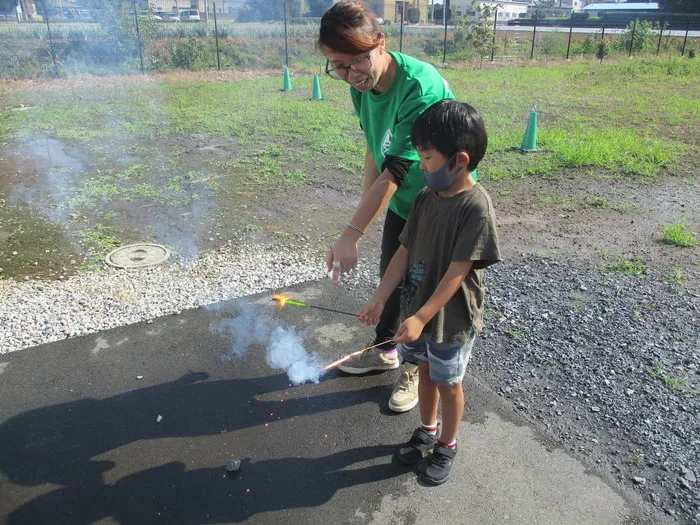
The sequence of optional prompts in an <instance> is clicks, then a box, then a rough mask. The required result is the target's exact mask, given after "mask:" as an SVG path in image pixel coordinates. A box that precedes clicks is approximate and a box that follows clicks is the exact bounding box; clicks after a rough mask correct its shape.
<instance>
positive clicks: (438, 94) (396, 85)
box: [350, 52, 455, 219]
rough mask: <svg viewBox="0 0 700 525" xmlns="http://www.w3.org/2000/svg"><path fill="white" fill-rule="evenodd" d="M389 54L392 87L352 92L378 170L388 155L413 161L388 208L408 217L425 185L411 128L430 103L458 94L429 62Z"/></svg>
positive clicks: (352, 90)
mask: <svg viewBox="0 0 700 525" xmlns="http://www.w3.org/2000/svg"><path fill="white" fill-rule="evenodd" d="M390 54H391V56H392V57H393V58H394V60H395V61H396V75H395V76H394V80H393V82H392V83H391V86H390V87H389V90H388V91H387V92H386V93H381V94H375V93H372V92H371V91H370V92H367V93H362V92H360V91H358V90H357V89H355V88H354V87H350V95H351V96H352V102H353V105H354V106H355V113H356V114H357V116H358V117H359V118H360V126H362V130H363V131H364V134H365V138H366V139H367V144H368V146H369V150H370V152H371V153H372V158H373V159H374V163H375V164H376V165H377V170H379V171H380V172H381V168H382V165H383V164H384V158H385V156H386V155H393V156H395V157H401V158H404V159H408V160H412V161H414V162H413V164H412V165H411V168H410V169H409V170H408V173H406V176H405V178H404V181H403V183H402V184H401V186H399V188H398V190H396V193H394V196H393V197H392V198H391V200H390V201H389V209H390V210H392V211H393V212H394V213H396V214H397V215H399V216H400V217H403V218H404V219H407V218H408V213H409V211H410V210H411V204H412V203H413V200H414V199H415V198H416V195H418V192H419V191H420V190H422V189H423V188H424V187H425V183H424V182H423V172H422V171H421V169H420V167H419V164H420V157H419V156H418V152H417V151H416V150H415V148H414V147H413V144H411V127H412V126H413V123H414V122H415V120H416V118H418V115H420V114H421V113H423V111H425V110H426V109H428V108H429V107H430V106H432V105H433V104H435V103H436V102H438V101H440V100H443V99H446V98H451V99H453V98H455V97H454V95H453V94H452V90H451V89H450V86H449V85H448V84H447V81H446V80H444V79H443V78H442V77H441V76H440V73H438V71H437V69H435V68H434V67H433V66H431V65H430V64H426V63H425V62H421V61H420V60H417V59H415V58H412V57H410V56H407V55H403V54H401V53H393V52H392V53H390Z"/></svg>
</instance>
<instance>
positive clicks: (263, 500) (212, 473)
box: [0, 373, 406, 524]
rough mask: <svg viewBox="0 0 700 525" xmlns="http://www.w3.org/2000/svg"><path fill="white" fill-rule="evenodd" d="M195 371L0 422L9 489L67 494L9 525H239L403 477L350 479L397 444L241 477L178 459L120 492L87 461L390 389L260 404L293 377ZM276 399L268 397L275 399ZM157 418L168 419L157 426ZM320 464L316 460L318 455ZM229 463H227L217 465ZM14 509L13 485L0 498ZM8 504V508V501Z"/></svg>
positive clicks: (38, 501) (384, 468)
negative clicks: (226, 524)
mask: <svg viewBox="0 0 700 525" xmlns="http://www.w3.org/2000/svg"><path fill="white" fill-rule="evenodd" d="M206 378H207V375H206V374H202V373H190V374H187V375H185V376H183V377H182V378H180V379H179V380H176V381H173V382H170V383H165V384H161V385H157V386H153V387H146V388H142V389H138V390H134V391H131V392H128V393H124V394H120V395H116V396H112V397H109V398H106V399H103V400H97V399H81V400H78V401H75V402H69V403H62V404H58V405H52V406H47V407H44V408H40V409H36V410H31V411H28V412H25V413H22V414H19V415H17V416H14V417H12V418H10V419H8V420H7V421H5V422H4V423H3V424H2V425H0V443H2V452H0V472H2V474H4V475H5V477H6V478H7V480H8V481H9V482H10V483H14V484H16V485H24V486H38V485H44V484H57V485H62V486H63V488H60V489H57V490H54V491H52V492H48V493H46V494H43V495H41V496H39V497H37V498H35V499H33V500H31V501H29V502H27V503H25V504H24V505H22V506H21V507H19V508H17V509H15V510H14V511H12V514H11V515H10V523H17V524H19V523H22V524H27V523H70V524H81V523H92V522H94V521H96V520H99V519H100V518H103V517H107V516H112V517H114V519H116V520H117V521H119V522H121V523H152V522H153V521H154V519H155V517H156V516H158V513H160V515H161V516H165V515H167V516H169V517H168V518H167V519H166V520H165V521H164V522H167V523H199V522H201V523H207V522H209V521H211V522H220V521H221V520H228V521H241V520H244V519H246V518H247V517H249V516H251V515H254V514H256V513H258V512H262V511H270V510H275V509H283V508H297V507H307V506H315V505H320V504H322V503H324V502H326V501H328V500H329V499H330V498H331V497H332V496H333V495H334V494H335V492H336V491H337V490H339V489H341V488H344V487H350V486H353V485H356V484H361V483H368V482H372V481H377V480H381V479H387V478H391V477H394V476H398V475H401V474H404V473H405V472H406V470H405V469H401V468H399V467H398V466H396V465H393V464H391V463H390V462H387V461H385V462H384V463H381V464H376V465H371V466H368V467H365V468H359V469H354V470H349V471H345V470H342V469H343V468H344V467H346V466H348V465H352V464H354V463H358V462H364V461H370V460H372V459H376V458H378V457H380V456H387V455H390V454H391V453H392V452H393V451H394V450H395V446H370V447H362V448H355V449H350V450H345V451H341V452H337V453H334V454H331V455H330V456H326V457H321V458H313V459H310V458H301V457H296V458H295V457H289V458H281V459H269V460H261V461H247V462H244V464H243V469H242V472H243V474H242V475H241V477H240V478H234V479H232V478H228V477H226V475H225V470H224V468H223V464H222V466H221V467H219V468H214V469H212V468H205V469H199V470H190V471H186V470H185V465H184V464H183V463H180V462H171V463H168V464H165V465H162V466H158V467H154V468H149V469H145V470H143V471H141V472H138V473H135V474H132V475H128V476H125V477H123V478H121V479H120V480H119V481H117V482H116V483H115V484H114V485H107V484H105V483H104V482H103V474H104V473H105V472H107V471H109V470H111V469H112V468H113V467H114V466H115V465H114V463H113V462H112V461H111V460H101V461H96V460H93V459H91V458H94V457H97V456H100V455H103V454H105V453H108V452H109V451H111V450H114V449H117V448H119V447H122V446H124V445H128V444H130V443H133V442H136V441H138V440H150V439H160V438H172V437H196V436H206V435H218V434H219V433H221V432H222V429H225V430H226V431H227V432H232V431H237V430H243V429H246V428H248V427H254V426H258V425H263V424H264V423H266V422H268V421H270V418H269V416H270V414H271V413H274V414H275V420H276V421H285V420H290V419H291V418H297V417H299V416H304V415H311V414H316V413H320V412H325V411H333V410H338V409H343V408H348V407H350V406H352V405H357V404H362V403H366V402H372V403H376V404H378V405H379V404H382V403H383V402H384V401H385V398H386V387H384V386H375V387H372V388H368V389H364V390H357V391H353V392H352V393H349V392H343V391H339V392H331V393H327V394H322V395H317V396H310V397H299V398H290V399H285V400H284V402H283V403H282V402H277V401H260V400H258V396H262V395H264V394H267V393H271V392H278V391H281V390H285V389H287V387H288V380H287V377H286V375H283V374H278V375H274V376H268V377H261V378H255V379H231V380H222V381H211V382H209V381H205V379H206ZM268 397H269V396H268ZM157 414H169V415H176V417H164V419H163V421H162V422H161V423H160V424H156V423H155V421H154V418H155V416H156V415H157ZM311 455H313V454H311ZM222 463H223V462H222ZM2 492H5V496H3V497H2V499H4V500H5V502H4V504H7V503H8V501H7V499H8V494H11V491H10V490H9V484H7V483H6V484H5V487H4V489H3V488H2V486H0V493H2ZM9 503H11V502H9Z"/></svg>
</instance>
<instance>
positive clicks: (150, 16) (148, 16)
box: [139, 13, 163, 22]
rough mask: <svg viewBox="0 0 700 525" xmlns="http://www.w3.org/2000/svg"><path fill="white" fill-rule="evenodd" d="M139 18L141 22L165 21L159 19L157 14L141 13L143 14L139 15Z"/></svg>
mask: <svg viewBox="0 0 700 525" xmlns="http://www.w3.org/2000/svg"><path fill="white" fill-rule="evenodd" d="M139 18H140V19H141V20H157V21H158V22H160V21H161V20H163V19H162V18H161V17H159V16H158V15H157V14H156V13H141V14H140V15H139Z"/></svg>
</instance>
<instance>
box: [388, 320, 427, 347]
mask: <svg viewBox="0 0 700 525" xmlns="http://www.w3.org/2000/svg"><path fill="white" fill-rule="evenodd" d="M423 328H425V323H424V322H422V321H421V320H420V319H418V318H417V317H416V316H415V315H414V316H411V317H409V318H408V319H406V320H405V321H404V322H403V323H401V326H399V329H398V330H397V331H396V335H395V336H394V337H393V339H394V342H395V343H396V344H400V343H412V342H413V341H416V340H417V339H418V338H419V337H420V336H421V334H422V333H423Z"/></svg>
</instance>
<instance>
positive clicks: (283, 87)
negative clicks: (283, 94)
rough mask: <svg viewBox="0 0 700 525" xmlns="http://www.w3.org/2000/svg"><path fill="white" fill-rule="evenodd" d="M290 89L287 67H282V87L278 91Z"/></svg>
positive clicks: (290, 79)
mask: <svg viewBox="0 0 700 525" xmlns="http://www.w3.org/2000/svg"><path fill="white" fill-rule="evenodd" d="M291 90H292V77H291V76H290V75H289V68H288V67H285V68H284V83H283V84H282V89H280V91H291Z"/></svg>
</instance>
